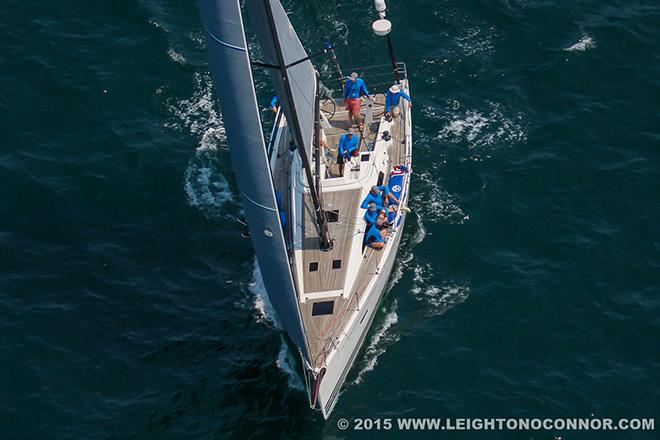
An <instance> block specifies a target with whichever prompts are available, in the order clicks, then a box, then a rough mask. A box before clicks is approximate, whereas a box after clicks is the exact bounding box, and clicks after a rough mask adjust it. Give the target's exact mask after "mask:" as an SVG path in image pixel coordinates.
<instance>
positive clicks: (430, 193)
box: [412, 171, 470, 244]
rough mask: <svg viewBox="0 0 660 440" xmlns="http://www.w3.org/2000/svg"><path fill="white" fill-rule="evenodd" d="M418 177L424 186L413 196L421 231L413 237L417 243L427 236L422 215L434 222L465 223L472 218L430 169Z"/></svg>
mask: <svg viewBox="0 0 660 440" xmlns="http://www.w3.org/2000/svg"><path fill="white" fill-rule="evenodd" d="M417 177H418V182H419V183H421V184H422V186H421V187H420V188H418V191H417V192H416V193H415V194H414V195H413V197H412V200H413V203H414V207H415V211H416V212H417V218H418V226H419V231H418V233H417V234H416V235H415V237H414V238H413V240H414V243H415V244H418V243H421V241H422V240H424V238H425V237H426V229H425V228H424V225H423V223H422V222H421V219H420V217H421V216H423V217H424V219H425V220H426V221H429V222H432V223H437V222H443V223H449V224H454V225H457V224H463V223H465V222H466V221H468V220H469V219H470V216H469V215H467V214H465V213H464V212H463V210H461V208H460V206H458V202H457V201H456V196H453V195H451V194H449V193H448V192H447V191H445V190H444V189H443V188H442V187H441V186H440V184H439V183H438V179H437V178H436V177H434V176H433V174H432V173H431V172H430V171H423V172H421V173H418V174H417ZM419 189H422V191H419Z"/></svg>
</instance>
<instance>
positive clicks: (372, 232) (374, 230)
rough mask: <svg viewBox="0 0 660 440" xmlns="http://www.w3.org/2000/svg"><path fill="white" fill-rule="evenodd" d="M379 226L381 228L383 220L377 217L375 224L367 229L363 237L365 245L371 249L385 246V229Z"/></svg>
mask: <svg viewBox="0 0 660 440" xmlns="http://www.w3.org/2000/svg"><path fill="white" fill-rule="evenodd" d="M381 228H383V221H382V219H378V220H377V221H376V224H375V225H373V226H372V227H371V228H370V229H369V231H368V232H367V236H366V237H365V238H364V240H365V242H366V244H367V246H369V247H370V248H372V249H382V248H384V247H385V238H386V237H387V229H385V228H383V229H381Z"/></svg>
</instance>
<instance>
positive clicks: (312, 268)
mask: <svg viewBox="0 0 660 440" xmlns="http://www.w3.org/2000/svg"><path fill="white" fill-rule="evenodd" d="M317 270H319V262H318V261H312V262H311V263H309V271H310V272H316V271H317Z"/></svg>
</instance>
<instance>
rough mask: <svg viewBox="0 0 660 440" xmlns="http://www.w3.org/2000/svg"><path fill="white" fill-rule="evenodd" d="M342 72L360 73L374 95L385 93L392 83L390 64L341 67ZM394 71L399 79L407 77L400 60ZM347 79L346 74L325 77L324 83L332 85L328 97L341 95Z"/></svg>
mask: <svg viewBox="0 0 660 440" xmlns="http://www.w3.org/2000/svg"><path fill="white" fill-rule="evenodd" d="M343 70H344V72H356V73H357V74H358V75H360V78H362V79H363V80H364V82H365V83H366V85H367V89H368V90H369V93H370V94H372V95H374V94H377V93H383V94H385V93H387V89H389V88H390V87H391V86H392V84H394V71H393V69H392V64H389V63H388V64H375V65H371V66H356V67H348V68H344V69H343ZM396 72H397V77H398V79H399V80H403V79H407V78H408V68H407V67H406V63H404V62H402V61H400V62H397V63H396ZM346 80H348V76H343V77H340V76H336V77H333V78H328V79H325V80H324V82H325V83H326V84H330V85H332V89H330V91H331V92H332V93H331V94H332V96H330V97H336V96H339V97H342V98H343V94H344V84H345V81H346Z"/></svg>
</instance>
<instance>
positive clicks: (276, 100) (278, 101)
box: [270, 95, 280, 113]
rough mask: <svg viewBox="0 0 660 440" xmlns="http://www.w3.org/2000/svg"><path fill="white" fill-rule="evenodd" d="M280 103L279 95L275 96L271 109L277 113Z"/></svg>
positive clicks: (271, 102)
mask: <svg viewBox="0 0 660 440" xmlns="http://www.w3.org/2000/svg"><path fill="white" fill-rule="evenodd" d="M279 103H280V99H279V98H278V97H277V95H275V96H273V99H271V100H270V109H271V110H272V111H273V113H277V111H278V110H279V107H278V105H277V104H279Z"/></svg>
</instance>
